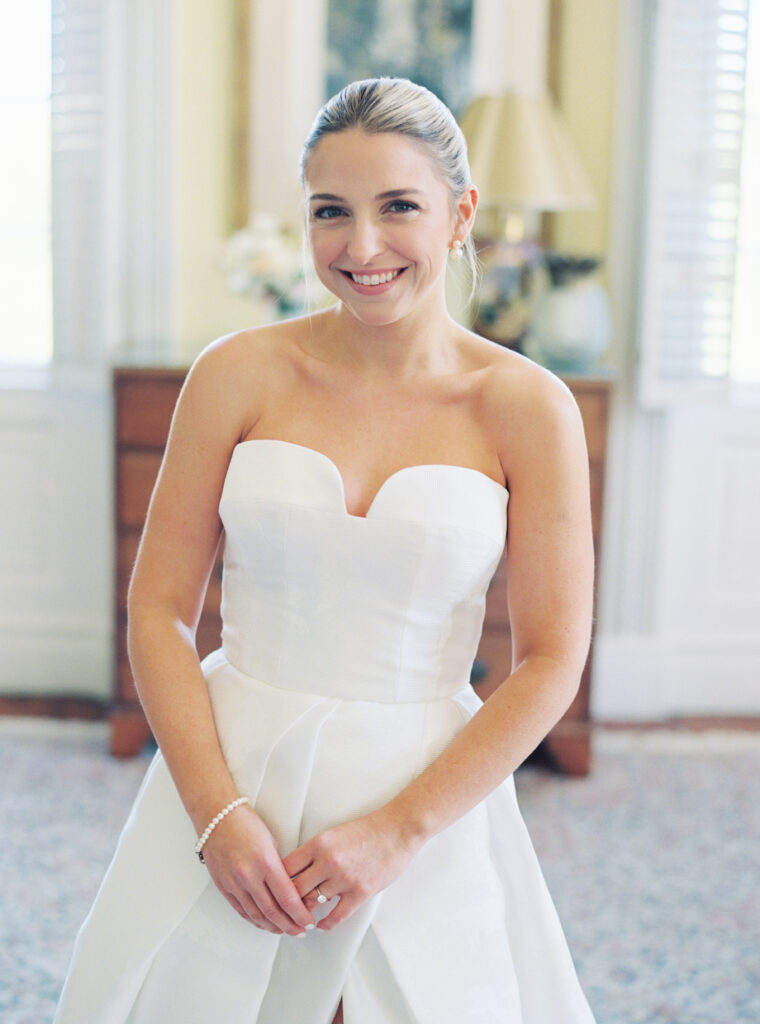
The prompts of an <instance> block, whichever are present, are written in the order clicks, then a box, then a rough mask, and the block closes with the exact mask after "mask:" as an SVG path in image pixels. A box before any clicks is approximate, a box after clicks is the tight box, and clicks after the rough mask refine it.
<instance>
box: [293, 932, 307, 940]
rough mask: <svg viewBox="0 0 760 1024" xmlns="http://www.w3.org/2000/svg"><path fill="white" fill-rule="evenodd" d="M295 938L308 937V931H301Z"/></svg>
mask: <svg viewBox="0 0 760 1024" xmlns="http://www.w3.org/2000/svg"><path fill="white" fill-rule="evenodd" d="M293 938H294V939H305V938H306V932H299V933H298V935H294V936H293Z"/></svg>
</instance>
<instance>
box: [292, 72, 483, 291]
mask: <svg viewBox="0 0 760 1024" xmlns="http://www.w3.org/2000/svg"><path fill="white" fill-rule="evenodd" d="M350 128H360V129H361V130H362V131H365V132H368V133H369V134H372V135H379V134H382V133H395V134H398V135H403V136H406V138H409V139H412V140H414V141H415V142H419V143H422V145H423V146H425V148H426V149H427V152H428V154H429V156H430V158H431V160H432V163H433V166H434V168H435V169H436V171H437V173H438V175H439V177H440V178H441V180H442V181H443V182H444V184H445V185H446V188H447V189H448V192H449V198H450V200H451V206H452V209H453V208H454V207H455V205H456V203H457V201H458V200H459V199H460V197H461V196H462V194H463V193H464V191H465V189H467V187H468V186H469V185H470V183H471V177H470V164H469V161H468V159H467V143H466V142H465V138H464V135H463V134H462V129H461V128H460V127H459V125H458V124H457V122H456V120H455V118H454V115H453V114H452V113H451V111H450V110H449V108H448V107H447V106H446V104H445V103H443V102H442V101H441V100H439V99H438V97H437V96H436V95H435V93H432V92H431V91H430V90H429V89H426V88H425V87H424V86H423V85H417V84H416V82H410V81H409V80H408V79H407V78H366V79H363V80H362V81H359V82H351V83H350V84H349V85H347V86H345V88H343V89H341V91H340V92H339V93H337V94H336V95H335V96H333V97H332V98H331V99H329V100H328V101H327V103H325V105H324V106H323V107H322V109H321V110H320V111H319V113H318V114H317V116H316V119H315V121H314V124H313V125H312V128H311V132H310V133H309V136H308V138H307V139H306V142H305V144H304V147H303V151H302V153H301V181H302V182H303V181H304V180H305V178H306V171H307V166H308V162H309V157H310V156H311V154H312V152H313V151H314V149H315V147H316V146H317V145H318V143H319V142H320V140H321V139H323V138H324V136H325V135H329V134H331V133H334V132H343V131H347V130H348V129H350ZM464 255H465V258H466V261H467V263H468V264H469V267H470V271H471V273H472V275H473V282H474V281H475V277H476V256H475V247H474V245H473V242H472V238H471V236H469V235H468V237H467V239H466V241H465V244H464Z"/></svg>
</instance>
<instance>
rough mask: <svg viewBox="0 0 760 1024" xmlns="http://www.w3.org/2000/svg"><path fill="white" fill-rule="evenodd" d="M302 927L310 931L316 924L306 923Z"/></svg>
mask: <svg viewBox="0 0 760 1024" xmlns="http://www.w3.org/2000/svg"><path fill="white" fill-rule="evenodd" d="M304 927H305V928H306V931H307V932H310V931H311V930H312V929H313V928H316V927H317V926H316V925H315V924H307V925H304Z"/></svg>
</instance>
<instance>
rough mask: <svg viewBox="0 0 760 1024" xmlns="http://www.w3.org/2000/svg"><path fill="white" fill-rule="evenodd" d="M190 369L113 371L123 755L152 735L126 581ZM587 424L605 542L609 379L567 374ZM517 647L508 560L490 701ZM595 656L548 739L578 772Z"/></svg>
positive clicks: (496, 616)
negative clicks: (136, 674)
mask: <svg viewBox="0 0 760 1024" xmlns="http://www.w3.org/2000/svg"><path fill="white" fill-rule="evenodd" d="M186 372H187V371H186V369H184V368H177V369H157V368H119V369H116V370H114V377H113V383H114V400H115V444H116V453H115V455H116V458H115V466H116V596H115V617H116V665H115V696H114V702H113V706H112V709H111V715H110V723H111V751H112V753H113V754H115V755H117V756H120V757H127V756H131V755H133V754H136V753H137V752H138V751H139V750H141V749H142V747H143V746H144V744H145V742H146V741H147V740H148V738H149V737H150V729H149V727H148V724H147V722H146V721H145V718H144V716H143V713H142V711H141V709H140V702H139V699H138V696H137V692H136V690H135V685H134V681H133V679H132V673H131V671H130V668H129V660H128V658H127V643H126V619H127V587H128V585H129V577H130V573H131V571H132V566H133V564H134V560H135V555H136V553H137V545H138V542H139V539H140V531H141V529H142V526H143V522H144V520H145V514H146V512H147V509H148V502H149V500H150V495H151V491H152V489H153V483H154V481H155V478H156V474H157V472H158V467H159V465H160V463H161V456H162V454H163V450H164V445H165V443H166V437H167V434H168V432H169V424H170V422H171V415H172V411H173V409H174V405H175V403H176V401H177V396H178V394H179V391H180V388H181V386H182V381H183V380H184V378H185V374H186ZM567 383H568V385H569V386H570V387H571V389H572V391H573V394H574V395H575V397H576V400H577V401H578V405H579V406H580V410H581V414H582V416H583V422H584V426H585V428H586V438H587V442H588V448H589V460H590V468H591V504H592V514H593V522H594V540H595V547H596V548H597V551H598V547H599V537H600V534H601V515H602V490H603V483H604V463H605V453H606V438H607V420H608V407H609V397H610V385H609V382H608V381H606V380H597V379H591V378H580V377H579V378H572V379H570V378H568V379H567ZM220 597H221V564H219V565H217V567H216V569H215V571H214V573H213V575H212V578H211V582H210V584H209V588H208V592H207V594H206V601H205V605H204V611H203V616H202V619H201V622H200V625H199V628H198V652H199V654H200V656H201V657H204V656H205V655H206V654H208V652H209V651H212V650H214V648H216V647H218V646H219V637H220V629H221V620H220V618H219V602H220ZM510 659H511V647H510V636H509V621H508V615H507V593H506V559H502V562H501V565H500V566H499V569H498V571H497V573H496V576H495V577H494V581H493V583H492V585H491V588H490V590H489V594H488V599H487V606H486V620H485V625H484V629H483V638H482V640H481V644H480V649H479V651H478V666H479V667H480V668H481V670H482V677H481V678H480V680H479V681H478V682H477V683H476V686H475V688H476V690H477V692H478V693H479V694H480V696H481V697H483V698H484V699H485V698H486V697H487V696H488V695H489V694H490V693H492V692H493V690H494V689H495V688H496V686H497V685H498V684H499V683H500V682H501V681H502V680H503V679H504V678H506V676H507V675H509V670H510ZM590 693H591V659H590V658H589V661H588V663H587V665H586V668H585V670H584V673H583V680H582V683H581V687H580V690H579V692H578V695H577V697H576V699H575V700H574V701H573V704H572V707H571V708H570V709H569V710H568V712H567V714H566V715H565V716H564V718H563V719H562V721H561V722H560V723H559V724H558V725H557V726H556V727H555V728H554V729H553V730H552V732H551V734H550V735H549V736H548V737H547V739H546V740H545V741H544V748H545V749H546V751H547V753H548V754H549V756H550V757H551V758H552V759H553V761H554V762H555V763H556V765H557V766H558V767H559V768H560V769H561V770H562V771H565V772H568V773H570V774H574V775H582V774H585V773H586V772H587V771H588V770H589V764H590V726H589V699H590Z"/></svg>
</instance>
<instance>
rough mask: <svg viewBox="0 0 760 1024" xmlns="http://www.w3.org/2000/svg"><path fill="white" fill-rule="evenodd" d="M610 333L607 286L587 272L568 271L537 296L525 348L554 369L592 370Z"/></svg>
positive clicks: (542, 362) (528, 353) (575, 371)
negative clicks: (552, 285)
mask: <svg viewBox="0 0 760 1024" xmlns="http://www.w3.org/2000/svg"><path fill="white" fill-rule="evenodd" d="M555 280H556V278H555ZM610 333H611V323H610V307H609V300H608V298H607V293H606V292H605V290H604V288H603V287H602V286H601V285H600V284H599V282H598V281H595V280H594V279H593V278H591V277H589V276H587V275H578V274H566V275H564V276H563V277H562V278H561V279H560V281H559V282H558V283H557V285H556V286H555V287H550V288H548V289H547V290H546V291H545V292H544V293H543V295H542V296H540V297H539V298H538V299H537V301H536V305H535V307H534V311H533V316H532V320H531V327H530V335H529V338H528V340H527V342H526V344H525V352H526V354H527V355H529V356H530V357H531V358H532V359H535V360H536V361H537V362H539V363H541V364H543V365H544V366H547V367H548V368H549V369H551V370H559V371H562V372H565V373H588V371H589V370H590V369H591V368H592V367H593V366H594V365H595V364H596V363H597V362H598V360H599V358H600V356H601V355H602V354H603V353H604V352H605V351H606V349H607V346H608V345H609V342H610Z"/></svg>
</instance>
